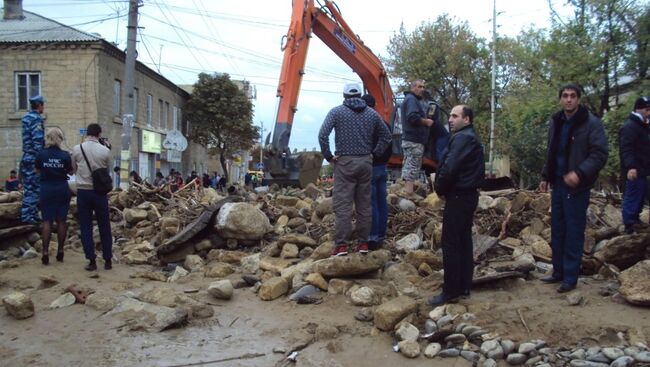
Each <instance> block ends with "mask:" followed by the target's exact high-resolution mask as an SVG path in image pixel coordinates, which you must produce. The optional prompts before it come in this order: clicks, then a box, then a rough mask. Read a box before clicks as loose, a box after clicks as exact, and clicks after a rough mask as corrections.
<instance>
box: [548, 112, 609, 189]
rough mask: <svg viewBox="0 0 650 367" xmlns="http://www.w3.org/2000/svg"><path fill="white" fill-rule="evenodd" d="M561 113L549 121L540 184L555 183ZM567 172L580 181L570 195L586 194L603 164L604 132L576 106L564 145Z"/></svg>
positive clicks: (590, 116) (604, 160)
mask: <svg viewBox="0 0 650 367" xmlns="http://www.w3.org/2000/svg"><path fill="white" fill-rule="evenodd" d="M563 114H564V111H559V112H557V113H555V114H554V115H553V116H552V117H551V121H550V123H549V129H548V148H547V153H546V164H545V165H544V169H543V170H542V178H543V179H544V181H547V182H549V183H551V185H552V184H554V181H555V179H556V174H555V169H556V155H557V150H558V145H559V141H560V134H561V132H562V124H563V122H562V121H563ZM566 151H567V152H568V154H567V164H566V167H567V172H571V171H575V172H576V174H577V175H578V177H579V178H580V183H579V184H578V187H576V188H575V189H573V191H574V192H579V191H584V190H590V189H591V187H592V186H593V184H594V182H596V179H597V178H598V173H599V172H600V170H601V169H602V168H603V167H604V166H605V163H607V155H608V147H607V136H606V135H605V129H604V128H603V123H602V122H601V121H600V119H599V118H598V117H596V116H594V115H592V114H591V113H590V112H589V111H588V110H587V109H586V108H585V107H583V106H580V107H579V108H578V111H577V112H576V116H575V120H574V122H573V123H572V124H571V128H570V130H569V139H568V141H567V147H566Z"/></svg>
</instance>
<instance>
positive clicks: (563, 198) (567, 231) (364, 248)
mask: <svg viewBox="0 0 650 367" xmlns="http://www.w3.org/2000/svg"><path fill="white" fill-rule="evenodd" d="M410 87H411V89H410V90H409V91H408V92H406V93H405V99H404V101H403V103H402V104H401V107H400V108H401V116H402V141H401V144H402V149H403V152H404V158H403V164H402V179H403V180H404V186H405V189H404V190H403V192H402V194H403V195H404V196H406V197H412V196H413V195H414V192H413V190H414V182H415V181H416V180H418V178H419V177H420V175H421V167H422V156H423V153H424V150H425V144H427V143H428V140H427V137H429V136H430V134H429V133H430V132H432V131H434V130H433V127H434V125H435V124H436V122H435V121H433V120H432V119H431V118H429V115H428V114H427V111H426V109H425V107H424V106H425V104H424V103H422V102H423V95H424V90H425V82H424V80H414V81H412V82H411V84H410ZM581 97H582V88H581V87H579V86H578V85H575V84H567V85H565V86H562V87H561V88H560V89H559V94H558V98H559V104H560V107H561V109H560V110H559V111H558V112H557V113H555V114H554V115H553V116H551V117H550V122H549V130H548V139H547V142H548V144H547V155H546V160H545V165H544V169H543V171H542V172H541V176H542V181H541V182H540V184H539V190H540V191H541V192H547V191H548V190H549V189H552V190H551V192H552V193H551V248H552V263H553V272H552V274H550V275H549V276H546V277H544V278H542V279H541V280H542V281H543V282H546V283H559V287H558V288H557V289H556V290H557V292H559V293H564V292H569V291H571V290H573V289H575V288H576V285H577V282H578V275H579V272H580V264H581V259H582V249H583V245H584V232H585V226H586V213H587V207H588V205H589V195H590V190H591V188H592V187H593V185H594V183H595V182H596V180H597V178H598V174H599V172H600V170H601V169H602V168H603V167H604V166H605V163H606V162H607V158H608V154H609V152H608V141H607V136H606V134H605V129H604V127H603V123H602V121H601V120H600V119H599V118H598V117H596V116H595V115H593V114H592V113H591V112H589V110H588V109H587V108H586V107H585V106H583V105H581V104H580V99H581ZM343 98H344V100H343V103H342V104H341V105H340V106H337V107H334V108H333V109H332V110H331V111H330V112H329V113H328V115H327V117H326V118H325V121H324V122H323V125H322V127H321V129H320V132H319V135H318V139H319V143H320V147H321V152H322V153H323V156H324V158H325V159H326V160H327V161H328V162H329V163H330V164H331V165H332V166H333V171H334V188H333V204H334V212H335V217H336V223H335V234H334V241H335V248H334V251H333V252H332V256H345V255H347V254H348V253H349V252H350V251H353V252H358V253H362V254H364V253H367V252H369V251H371V250H374V249H377V248H380V247H381V246H382V243H383V240H384V237H385V235H386V226H387V206H386V180H387V174H386V162H387V161H388V158H389V157H390V146H389V145H390V132H389V130H388V128H387V124H386V122H385V121H383V120H382V119H381V117H380V115H379V114H378V113H377V112H376V111H374V110H373V107H374V105H375V100H374V98H373V96H371V95H367V94H366V95H362V89H361V87H360V86H359V85H358V84H354V83H353V84H348V85H346V86H345V87H344V90H343ZM649 118H650V99H648V97H639V98H638V99H637V100H636V101H635V104H634V110H633V111H632V113H631V114H630V116H629V117H628V118H627V120H626V121H625V122H624V123H623V125H622V127H621V130H620V133H619V147H620V155H621V170H622V173H623V177H625V178H626V184H625V191H624V200H623V208H622V217H623V223H624V224H625V228H626V232H627V233H634V231H635V226H636V225H639V223H640V220H639V214H640V212H641V209H642V208H643V204H644V202H645V200H646V198H647V197H648V195H647V185H648V184H647V176H648V175H649V174H650V127H649ZM448 123H449V125H448V128H449V129H448V130H449V132H448V133H444V132H442V133H440V131H442V130H441V129H440V128H439V126H437V127H436V129H435V131H436V132H437V135H438V136H437V140H436V141H434V144H436V147H435V149H436V150H438V149H439V148H440V146H441V145H442V146H444V149H440V151H441V152H440V154H438V155H437V158H438V167H437V169H436V175H435V180H434V190H435V192H436V193H437V195H438V196H439V197H440V198H442V199H443V200H445V207H444V211H443V223H442V246H441V247H442V255H443V269H444V283H443V287H442V292H440V293H439V294H437V295H435V296H433V297H431V298H430V299H428V301H427V303H428V304H430V305H433V306H435V305H440V304H445V303H450V302H455V301H457V300H458V299H459V298H461V297H469V295H470V292H471V285H472V276H473V272H474V262H473V243H472V224H473V218H474V212H475V210H476V207H477V205H478V197H479V192H478V191H479V189H480V187H481V185H482V182H483V179H484V177H485V158H484V146H483V145H482V144H481V141H480V140H479V138H478V136H477V134H476V132H475V130H474V127H473V123H474V113H473V111H472V109H471V108H470V107H469V106H468V105H465V104H460V105H457V106H454V107H453V108H452V110H451V112H450V115H449V119H448ZM332 131H335V140H334V143H335V148H336V150H335V153H334V154H333V153H332V151H331V149H330V142H329V135H330V134H331V132H332ZM441 141H444V143H443V144H438V143H439V142H441ZM353 208H354V211H355V213H353V212H352V211H353ZM353 214H355V215H356V231H355V232H354V233H353V232H352V226H351V223H352V217H353Z"/></svg>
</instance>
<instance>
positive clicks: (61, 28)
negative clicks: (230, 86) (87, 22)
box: [0, 0, 208, 180]
mask: <svg viewBox="0 0 650 367" xmlns="http://www.w3.org/2000/svg"><path fill="white" fill-rule="evenodd" d="M21 3H22V2H21V1H11V0H5V7H4V8H3V19H2V20H1V21H0V84H1V85H3V86H5V88H2V89H1V90H0V176H2V175H8V173H9V171H10V170H11V169H17V168H18V166H19V162H20V160H21V157H22V138H21V118H22V117H23V116H24V115H25V114H26V113H27V112H28V109H29V103H28V99H29V98H30V97H31V96H34V95H38V94H41V95H43V96H44V97H45V98H46V100H47V102H46V104H45V113H44V119H45V126H46V128H47V127H55V126H56V127H59V128H61V130H63V132H64V134H65V139H66V141H65V142H64V148H65V149H68V150H70V149H71V148H72V147H73V146H74V145H76V144H78V143H79V142H80V141H81V140H82V138H83V134H84V133H85V127H86V126H87V125H88V124H90V123H95V122H96V123H99V124H100V125H101V126H102V130H103V136H104V137H106V138H108V139H109V141H110V142H111V143H112V145H113V149H112V151H113V156H114V158H115V166H117V165H118V163H119V156H120V149H121V147H120V145H121V135H122V130H123V127H122V113H123V111H124V106H123V105H122V104H123V98H122V94H123V90H122V89H123V78H124V61H125V53H124V52H123V51H122V50H120V49H118V48H117V47H115V46H114V45H113V44H111V43H109V42H107V41H106V40H104V39H103V38H101V37H99V36H96V35H92V34H88V33H85V32H81V31H79V30H76V29H74V28H71V27H68V26H65V25H63V24H60V23H58V22H55V21H53V20H51V19H47V18H45V17H42V16H40V15H37V14H34V13H31V12H27V11H23V9H22V6H21ZM134 86H135V87H134V91H133V92H134V104H135V108H134V110H135V111H136V112H135V126H134V128H133V131H132V136H131V167H132V169H133V170H136V171H138V172H139V173H140V175H141V176H142V177H144V178H149V179H150V180H151V179H152V178H153V177H154V175H155V172H156V171H158V170H160V171H161V172H163V174H165V175H166V174H167V173H168V172H169V170H170V169H171V168H174V169H177V170H181V171H182V172H183V173H184V174H186V173H189V172H190V171H192V170H196V171H204V170H203V167H202V165H206V162H207V161H208V159H207V154H206V150H205V149H204V148H202V147H201V146H198V145H197V144H194V143H192V142H189V141H188V147H187V149H186V151H185V152H178V151H171V150H165V149H164V148H163V147H162V142H163V141H164V140H165V137H166V135H167V133H168V132H170V131H172V130H178V131H180V132H181V133H182V134H183V135H187V132H188V130H189V129H190V128H191V127H190V126H189V123H188V122H183V106H184V105H185V102H186V101H187V100H188V98H189V94H188V92H187V91H185V90H183V89H182V88H180V87H179V86H177V85H176V84H174V83H172V82H171V81H169V80H168V79H166V78H165V77H163V76H162V75H160V74H158V73H156V72H155V71H153V70H152V69H150V68H148V67H147V66H145V65H144V64H142V63H140V62H137V63H136V72H135V84H134ZM205 170H206V171H207V166H206V169H205Z"/></svg>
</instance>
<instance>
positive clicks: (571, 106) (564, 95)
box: [539, 84, 608, 293]
mask: <svg viewBox="0 0 650 367" xmlns="http://www.w3.org/2000/svg"><path fill="white" fill-rule="evenodd" d="M580 96H581V89H580V87H578V86H577V85H574V84H569V85H565V86H563V87H562V88H560V92H559V98H560V104H561V105H562V110H561V111H559V112H557V113H555V114H554V115H553V116H552V117H551V121H550V123H549V131H548V150H547V156H546V163H545V164H544V169H543V171H542V182H540V184H539V190H540V191H541V192H546V191H547V190H548V189H549V186H550V187H552V189H553V191H552V194H551V249H552V250H553V259H552V260H553V274H552V275H550V276H547V277H544V278H542V281H543V282H546V283H562V284H561V285H560V286H559V288H557V291H558V292H559V293H564V292H568V291H571V290H573V289H575V287H576V284H577V283H578V275H579V274H580V264H581V262H582V250H583V246H584V242H585V225H586V223H587V207H588V206H589V191H590V190H591V187H592V186H593V184H594V183H595V182H596V179H597V178H598V173H599V172H600V170H601V169H602V168H603V167H604V166H605V163H606V162H607V155H608V150H607V136H606V135H605V129H604V128H603V123H602V122H601V121H600V119H599V118H597V117H596V116H594V115H592V114H591V113H590V112H589V111H588V110H587V108H585V107H583V106H581V105H580Z"/></svg>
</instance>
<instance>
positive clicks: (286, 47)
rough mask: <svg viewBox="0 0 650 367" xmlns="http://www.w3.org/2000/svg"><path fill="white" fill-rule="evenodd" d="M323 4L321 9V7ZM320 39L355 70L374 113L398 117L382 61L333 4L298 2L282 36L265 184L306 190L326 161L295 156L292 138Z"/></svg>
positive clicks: (308, 154)
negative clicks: (314, 42)
mask: <svg viewBox="0 0 650 367" xmlns="http://www.w3.org/2000/svg"><path fill="white" fill-rule="evenodd" d="M321 4H322V5H321ZM313 35H316V36H317V37H318V38H320V39H321V40H322V41H323V42H324V43H325V44H326V45H327V46H328V47H329V48H330V49H331V50H332V51H333V52H334V53H335V54H336V55H337V56H338V57H340V58H341V60H343V61H344V62H345V63H346V64H347V65H348V66H350V67H351V68H352V70H354V71H355V72H356V73H357V74H358V75H359V77H360V78H361V80H362V81H363V84H364V87H365V89H366V90H367V91H368V93H370V94H371V95H372V96H373V97H375V100H376V102H377V103H376V106H375V109H376V110H377V112H378V113H379V114H380V115H381V116H382V118H383V119H384V121H389V119H390V117H391V114H392V113H393V106H394V101H393V92H392V90H391V87H390V83H389V82H388V76H387V74H386V71H385V69H384V67H383V65H382V63H381V61H380V60H379V58H378V57H377V56H376V55H375V54H373V53H372V51H371V50H370V49H369V48H368V47H366V46H365V45H364V44H363V42H362V41H361V40H360V39H359V37H358V36H357V35H356V34H355V33H354V32H353V31H352V30H351V29H350V27H349V26H348V24H347V23H346V22H345V20H343V17H342V16H341V13H340V11H339V9H338V7H337V6H336V5H335V4H334V3H333V2H332V1H329V0H323V1H319V5H318V6H316V4H315V1H314V0H302V1H293V9H292V15H291V23H290V25H289V30H288V32H287V34H286V35H285V36H284V37H283V42H282V46H281V49H282V51H283V52H284V58H283V61H282V71H281V73H280V80H279V83H278V90H277V97H278V111H277V116H276V120H275V126H274V128H273V133H272V135H269V136H268V137H267V140H266V144H265V147H264V165H265V167H266V169H265V175H266V176H265V180H266V181H267V182H268V183H277V184H280V185H285V186H288V185H291V186H299V187H305V186H306V185H307V184H309V183H310V182H316V180H317V179H318V177H319V174H320V168H321V166H322V163H323V156H322V154H321V153H319V152H302V153H294V154H292V153H291V150H290V149H289V137H290V136H291V126H292V124H293V118H294V115H295V113H296V111H297V110H298V107H297V105H298V94H299V92H300V84H301V82H302V76H303V75H304V74H305V61H306V58H307V49H308V46H309V42H310V40H311V39H312V38H313Z"/></svg>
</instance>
